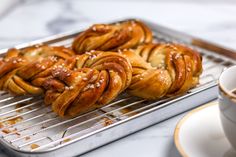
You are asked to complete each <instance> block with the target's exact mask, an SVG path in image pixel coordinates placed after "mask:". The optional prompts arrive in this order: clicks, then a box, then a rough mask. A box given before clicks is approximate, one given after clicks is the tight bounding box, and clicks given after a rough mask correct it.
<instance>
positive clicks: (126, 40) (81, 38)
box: [72, 20, 152, 54]
mask: <svg viewBox="0 0 236 157" xmlns="http://www.w3.org/2000/svg"><path fill="white" fill-rule="evenodd" d="M151 42H152V32H151V30H150V29H149V28H148V27H147V26H146V25H145V24H143V23H142V22H139V21H134V20H132V21H127V22H121V23H115V24H110V25H105V24H96V25H93V26H92V27H90V28H89V29H88V30H86V31H84V32H82V33H81V34H79V35H78V37H77V38H76V39H75V40H74V42H73V44H72V47H73V49H74V50H75V51H76V52H77V53H78V54H81V53H84V52H87V51H90V50H101V51H108V50H109V51H116V50H119V49H126V48H135V47H137V46H138V45H140V44H144V43H151Z"/></svg>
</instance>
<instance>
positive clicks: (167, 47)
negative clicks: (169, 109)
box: [73, 21, 202, 99]
mask: <svg viewBox="0 0 236 157" xmlns="http://www.w3.org/2000/svg"><path fill="white" fill-rule="evenodd" d="M132 23H135V26H134V27H132V28H131V29H130V30H131V32H130V31H129V26H132ZM140 26H141V27H140ZM137 27H138V28H142V29H137ZM117 30H118V31H117ZM144 32H145V33H144ZM124 34H129V35H127V36H129V38H128V37H127V38H125V37H126V35H124ZM121 37H122V38H121ZM125 39H126V40H125ZM150 42H152V33H151V31H150V29H149V28H148V27H147V26H145V25H144V24H142V23H141V22H138V21H128V22H124V23H120V24H119V25H118V26H117V25H115V24H113V25H94V26H92V27H91V28H89V29H88V30H86V31H85V32H83V33H81V34H80V35H79V36H78V37H77V38H76V39H75V40H74V42H73V49H74V50H75V51H76V53H79V54H81V53H84V52H86V51H89V50H93V49H96V50H114V51H116V50H118V51H119V52H120V53H121V54H123V55H126V56H127V58H128V59H129V60H130V62H131V65H132V68H133V78H132V83H131V85H130V86H129V88H128V89H129V92H130V93H131V94H132V95H135V96H139V97H143V98H147V99H157V98H160V97H163V96H167V95H168V96H170V95H177V94H181V93H183V92H186V91H187V90H189V89H190V88H192V87H194V86H196V85H197V84H198V82H199V76H200V74H201V73H202V61H201V56H200V55H199V54H198V53H197V52H196V51H194V50H192V49H190V48H188V47H186V46H183V45H179V44H152V43H150ZM144 43H148V44H144ZM137 47H138V48H137ZM130 48H132V50H128V51H126V50H125V49H130ZM135 48H136V49H135ZM148 63H150V64H148Z"/></svg>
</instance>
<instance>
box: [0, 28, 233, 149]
mask: <svg viewBox="0 0 236 157" xmlns="http://www.w3.org/2000/svg"><path fill="white" fill-rule="evenodd" d="M71 37H73V36H71ZM71 37H70V38H69V39H67V40H64V41H62V42H55V43H52V44H53V45H67V46H69V43H70V42H71ZM155 40H156V41H158V42H178V43H182V44H186V43H185V42H183V41H180V40H178V39H175V38H173V37H168V36H166V35H163V34H162V33H161V32H158V33H155ZM188 46H190V47H192V48H194V49H197V50H198V51H199V52H200V53H201V55H202V56H203V69H204V71H203V74H202V75H201V78H200V83H199V85H198V86H197V87H195V88H194V89H191V90H190V91H188V92H187V93H186V94H184V95H179V96H175V97H169V98H163V99H161V100H158V101H154V100H152V101H150V100H145V99H141V98H137V97H132V96H129V95H128V94H127V93H123V94H121V95H120V96H119V97H118V98H117V99H115V100H114V101H113V102H112V103H110V104H108V105H106V106H104V107H102V108H98V109H96V110H94V111H91V112H88V113H85V114H83V115H80V116H77V117H75V118H72V119H63V118H61V117H58V116H57V115H56V114H55V113H53V112H52V110H51V108H50V106H46V105H44V103H43V100H42V98H41V97H28V96H18V97H14V96H12V95H10V94H9V93H7V92H1V93H0V136H1V141H3V142H4V143H6V144H7V145H8V146H10V147H12V148H14V149H15V150H18V151H25V152H31V153H34V152H44V151H52V150H56V149H58V148H62V147H64V146H67V145H69V144H71V143H74V142H78V141H79V140H80V139H82V138H85V137H87V136H89V135H91V134H95V133H96V132H98V131H101V130H102V129H103V130H104V129H107V128H109V127H114V126H117V125H119V124H120V123H121V122H124V121H126V120H128V119H130V118H132V117H135V116H138V115H140V114H143V113H145V112H146V111H149V110H151V109H153V108H157V107H159V108H161V107H163V106H165V105H167V104H171V103H174V102H177V101H179V100H181V99H184V98H185V97H186V96H188V95H192V94H194V93H198V92H201V91H204V90H205V89H206V88H207V87H209V86H212V85H215V84H216V82H217V78H218V77H219V75H220V73H221V72H222V70H224V68H227V67H228V66H231V65H234V64H235V63H234V62H233V61H232V60H230V59H227V58H224V57H223V58H222V57H221V56H218V55H214V54H213V53H211V52H208V51H207V50H204V49H201V48H198V47H194V46H192V45H188Z"/></svg>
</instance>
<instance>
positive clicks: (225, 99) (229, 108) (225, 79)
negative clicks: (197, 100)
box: [219, 66, 236, 149]
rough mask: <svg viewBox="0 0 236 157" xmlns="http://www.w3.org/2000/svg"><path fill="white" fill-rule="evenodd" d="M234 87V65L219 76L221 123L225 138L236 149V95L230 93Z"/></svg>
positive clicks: (235, 80) (235, 86) (235, 81)
mask: <svg viewBox="0 0 236 157" xmlns="http://www.w3.org/2000/svg"><path fill="white" fill-rule="evenodd" d="M234 89H236V66H232V67H230V68H228V69H226V70H225V71H224V72H222V74H221V76H220V78H219V108H220V118H221V123H222V126H223V129H224V133H225V135H226V137H227V139H228V140H229V142H230V143H231V145H232V146H233V148H234V149H236V95H234V94H232V90H234Z"/></svg>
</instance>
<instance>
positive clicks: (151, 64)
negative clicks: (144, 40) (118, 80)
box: [122, 44, 202, 99]
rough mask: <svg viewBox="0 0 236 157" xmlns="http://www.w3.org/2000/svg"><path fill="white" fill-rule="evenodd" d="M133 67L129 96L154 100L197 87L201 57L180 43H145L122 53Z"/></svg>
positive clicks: (200, 70)
mask: <svg viewBox="0 0 236 157" xmlns="http://www.w3.org/2000/svg"><path fill="white" fill-rule="evenodd" d="M122 54H123V55H126V56H128V58H129V60H130V62H131V65H132V67H133V78H132V83H131V85H130V87H129V92H130V93H131V94H132V95H135V96H139V97H143V98H147V99H156V98H160V97H163V96H170V95H177V94H181V93H184V92H186V91H187V90H189V89H190V88H192V87H194V86H196V85H197V84H198V82H199V76H200V74H201V73H202V59H201V56H200V55H199V54H198V53H197V52H195V51H194V50H192V49H190V48H187V47H185V46H183V45H179V44H147V45H141V46H139V47H138V48H137V49H135V50H132V51H123V52H122Z"/></svg>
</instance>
